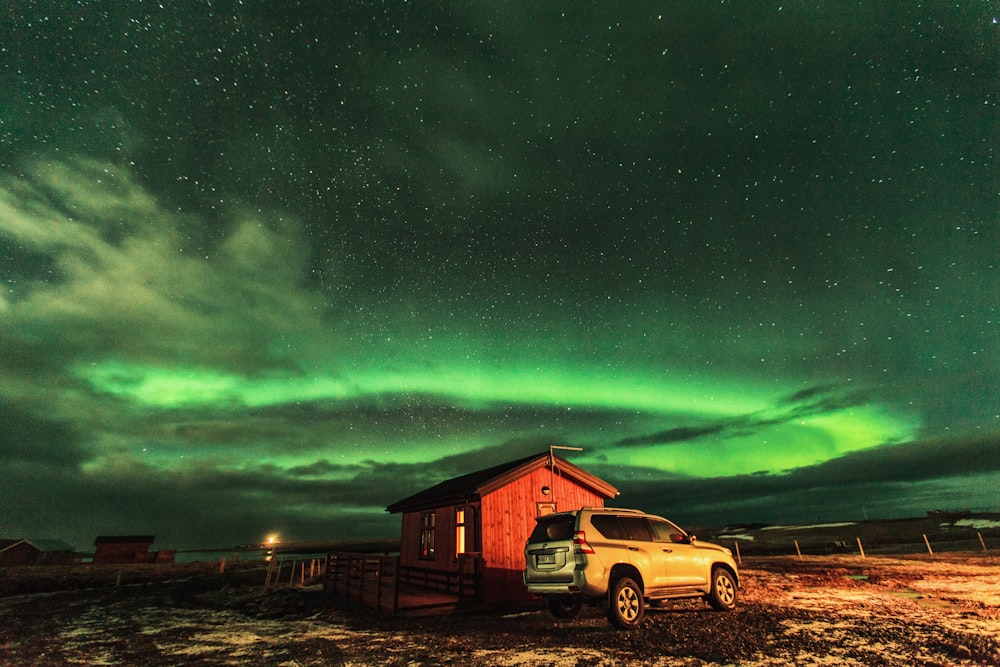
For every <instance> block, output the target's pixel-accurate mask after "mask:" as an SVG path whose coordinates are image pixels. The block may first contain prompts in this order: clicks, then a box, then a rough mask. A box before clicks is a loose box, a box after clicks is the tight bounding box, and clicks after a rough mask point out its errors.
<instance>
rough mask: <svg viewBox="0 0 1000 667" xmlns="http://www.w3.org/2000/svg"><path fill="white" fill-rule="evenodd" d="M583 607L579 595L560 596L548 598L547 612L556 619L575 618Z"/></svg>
mask: <svg viewBox="0 0 1000 667" xmlns="http://www.w3.org/2000/svg"><path fill="white" fill-rule="evenodd" d="M582 606H583V598H581V597H580V596H579V595H560V596H558V597H552V598H549V611H551V612H552V615H553V616H555V617H556V618H575V617H576V615H577V614H579V613H580V607H582Z"/></svg>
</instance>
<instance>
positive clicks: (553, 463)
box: [549, 445, 583, 511]
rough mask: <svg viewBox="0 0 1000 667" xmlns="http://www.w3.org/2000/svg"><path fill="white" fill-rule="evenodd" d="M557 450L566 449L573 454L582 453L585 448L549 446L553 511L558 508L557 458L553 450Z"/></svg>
mask: <svg viewBox="0 0 1000 667" xmlns="http://www.w3.org/2000/svg"><path fill="white" fill-rule="evenodd" d="M555 449H565V450H568V451H571V452H582V451H583V447H567V446H565V445H549V480H550V481H549V488H550V493H551V494H552V507H553V511H554V510H555V506H556V505H555V502H556V480H555V475H556V457H555V454H553V453H552V450H555Z"/></svg>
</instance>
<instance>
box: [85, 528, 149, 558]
mask: <svg viewBox="0 0 1000 667" xmlns="http://www.w3.org/2000/svg"><path fill="white" fill-rule="evenodd" d="M151 546H153V536H152V535H100V536H98V537H97V539H96V540H94V562H95V563H152V562H153V561H154V560H155V556H156V554H154V553H150V552H149V547H151Z"/></svg>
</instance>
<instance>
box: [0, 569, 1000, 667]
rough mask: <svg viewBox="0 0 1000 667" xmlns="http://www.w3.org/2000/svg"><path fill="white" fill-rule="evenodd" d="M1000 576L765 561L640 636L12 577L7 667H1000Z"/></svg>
mask: <svg viewBox="0 0 1000 667" xmlns="http://www.w3.org/2000/svg"><path fill="white" fill-rule="evenodd" d="M998 574H1000V556H984V555H982V554H978V555H976V554H948V555H947V556H946V557H930V556H923V557H907V558H881V557H880V558H871V557H869V558H867V559H861V558H860V557H853V556H852V557H806V558H804V559H803V560H798V559H796V558H794V557H792V558H786V557H780V558H777V557H776V558H755V559H752V560H746V561H745V562H744V565H743V569H742V577H743V582H742V583H743V587H742V590H741V601H740V604H739V606H738V608H737V609H736V610H735V611H733V612H728V613H719V612H714V611H711V610H710V609H709V607H708V606H707V605H706V604H704V603H702V602H700V601H688V602H683V603H677V604H672V605H669V604H668V605H664V606H663V607H659V608H656V609H650V610H649V612H648V614H647V617H646V621H645V623H644V625H643V626H642V628H640V629H639V630H637V631H633V632H622V631H619V630H615V629H614V628H613V627H612V626H611V625H610V624H608V623H607V621H606V620H605V619H604V617H603V616H602V615H601V614H600V612H599V610H597V609H589V608H585V609H584V611H583V613H582V614H581V616H580V617H579V618H577V619H575V620H572V621H563V620H558V619H555V618H554V617H552V616H550V615H549V614H548V612H547V611H541V610H530V611H524V610H520V611H514V610H507V611H492V612H489V613H485V612H477V613H464V614H457V615H447V616H425V617H409V618H406V617H395V618H385V617H379V616H376V615H375V614H374V613H372V612H370V611H367V610H361V609H357V608H354V607H352V606H349V605H346V604H344V603H343V602H341V601H339V600H337V599H332V598H331V597H330V596H328V595H326V594H325V593H324V592H323V590H322V588H321V587H319V586H307V587H295V588H284V589H278V590H272V591H268V592H266V593H265V592H264V591H263V590H262V587H261V586H260V585H259V584H252V583H249V582H244V583H241V582H240V581H239V579H238V578H232V577H218V576H216V577H211V576H195V577H186V578H184V579H180V580H176V579H175V580H166V581H164V580H159V581H145V582H142V581H135V580H129V581H127V582H124V583H123V582H122V581H120V580H119V581H116V582H115V583H117V584H118V585H113V584H112V585H108V584H106V583H105V584H103V585H98V586H95V587H90V588H80V587H79V586H80V585H81V582H80V581H75V582H74V585H75V586H76V589H75V590H62V591H53V590H49V592H45V593H26V592H24V585H23V584H22V585H21V587H20V588H18V587H17V586H13V587H12V586H11V583H12V582H11V581H10V576H9V575H7V581H6V584H7V585H6V587H5V588H0V590H3V591H4V593H3V595H4V597H3V598H0V664H2V665H150V666H157V665H268V666H270V665H275V666H288V667H292V666H299V665H410V666H416V665H469V664H477V665H505V666H519V665H525V666H527V665H531V666H535V665H559V666H565V667H576V666H594V665H664V666H665V665H681V666H696V665H747V666H757V665H788V664H796V665H859V666H860V665H864V666H879V665H1000V579H998V576H997V575H998ZM0 583H2V582H0ZM48 588H50V589H51V588H53V586H51V585H50V586H48ZM11 591H16V593H17V594H11Z"/></svg>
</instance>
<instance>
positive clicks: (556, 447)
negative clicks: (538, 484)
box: [549, 445, 583, 468]
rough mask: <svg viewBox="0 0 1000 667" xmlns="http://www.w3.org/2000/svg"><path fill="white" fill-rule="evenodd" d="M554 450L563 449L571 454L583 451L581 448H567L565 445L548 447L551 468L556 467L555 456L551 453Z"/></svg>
mask: <svg viewBox="0 0 1000 667" xmlns="http://www.w3.org/2000/svg"><path fill="white" fill-rule="evenodd" d="M554 449H565V450H568V451H571V452H582V451H583V447H567V446H566V445H549V465H550V466H551V467H553V468H554V467H555V465H556V457H555V454H553V453H552V450H554Z"/></svg>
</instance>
